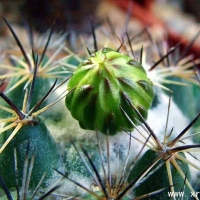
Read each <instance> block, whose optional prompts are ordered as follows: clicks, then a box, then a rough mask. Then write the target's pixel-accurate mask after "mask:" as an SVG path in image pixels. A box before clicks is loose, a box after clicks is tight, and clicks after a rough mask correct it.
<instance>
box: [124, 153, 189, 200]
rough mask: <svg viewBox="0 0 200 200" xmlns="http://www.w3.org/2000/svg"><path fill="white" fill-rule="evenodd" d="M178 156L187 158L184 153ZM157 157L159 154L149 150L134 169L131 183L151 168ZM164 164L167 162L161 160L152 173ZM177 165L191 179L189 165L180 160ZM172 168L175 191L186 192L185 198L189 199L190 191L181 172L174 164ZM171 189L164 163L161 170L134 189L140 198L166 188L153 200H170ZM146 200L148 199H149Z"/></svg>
mask: <svg viewBox="0 0 200 200" xmlns="http://www.w3.org/2000/svg"><path fill="white" fill-rule="evenodd" d="M178 154H180V155H181V156H183V157H185V155H184V153H182V152H180V153H178ZM157 156H158V153H157V152H154V151H152V150H151V149H150V150H147V152H146V153H145V154H144V155H143V156H142V157H141V159H140V160H139V161H138V163H137V164H136V165H135V167H134V168H133V169H132V171H131V173H130V176H129V179H128V180H129V182H131V181H133V180H134V179H135V178H137V176H138V174H140V173H141V172H142V171H143V170H144V169H145V168H146V167H147V166H149V165H150V164H151V163H152V162H153V161H154V160H155V159H156V158H157ZM169 159H170V158H169ZM163 162H165V161H164V160H160V161H159V162H158V163H157V164H156V165H155V166H154V167H153V169H151V171H153V170H154V169H155V168H156V167H157V166H158V165H159V164H161V163H163ZM177 163H178V165H179V167H180V168H181V169H182V171H183V172H184V173H185V175H186V178H187V179H190V171H189V167H188V164H187V163H185V162H182V161H180V160H178V161H177ZM170 167H171V173H172V179H173V183H174V185H173V187H174V191H175V192H180V191H181V190H182V191H184V195H185V197H187V198H186V199H188V198H189V196H190V190H189V188H188V187H187V186H185V185H184V179H183V178H182V177H181V175H180V174H179V172H178V171H177V170H176V168H175V167H174V166H173V165H172V164H170ZM151 171H150V172H151ZM171 187H172V186H171ZM171 187H170V183H169V177H168V173H167V168H166V164H165V163H164V164H163V165H162V166H161V167H160V168H158V169H157V170H156V171H155V172H153V174H152V175H150V176H149V177H148V178H147V179H146V180H145V181H144V182H142V183H140V184H139V186H138V187H137V188H135V189H134V194H135V196H140V195H144V194H148V193H150V192H155V191H157V190H160V189H163V188H166V190H165V191H162V192H161V193H158V194H156V195H153V196H151V199H155V200H158V199H160V200H165V199H166V200H167V199H170V198H169V195H168V192H169V191H170V188H171ZM145 199H148V197H147V198H145Z"/></svg>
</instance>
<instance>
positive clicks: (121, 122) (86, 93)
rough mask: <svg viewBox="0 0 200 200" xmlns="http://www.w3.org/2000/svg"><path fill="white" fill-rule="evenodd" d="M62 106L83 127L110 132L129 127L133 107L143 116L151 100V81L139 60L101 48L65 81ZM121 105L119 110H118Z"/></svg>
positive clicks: (145, 115) (133, 114)
mask: <svg viewBox="0 0 200 200" xmlns="http://www.w3.org/2000/svg"><path fill="white" fill-rule="evenodd" d="M68 90H69V93H68V95H67V97H66V106H67V108H68V109H69V110H70V112H71V114H72V116H73V117H74V118H75V119H77V120H78V121H79V124H80V126H81V127H82V128H83V129H89V130H99V131H101V132H102V133H104V134H109V135H114V134H116V133H117V132H118V131H120V130H122V129H125V130H133V125H132V124H131V123H130V121H129V120H128V119H127V117H126V116H125V114H124V112H123V111H122V109H123V110H124V111H125V112H126V113H127V114H128V116H129V117H130V119H131V120H132V121H133V122H134V123H136V124H137V122H136V119H135V118H137V119H138V116H137V114H136V113H135V111H134V110H133V108H132V107H131V105H130V102H131V103H132V104H134V105H135V106H136V108H137V109H138V110H139V111H140V113H141V114H142V115H143V117H144V118H146V117H147V111H148V109H149V108H150V106H151V103H152V100H153V96H154V93H153V87H152V82H151V81H150V80H149V79H148V77H147V75H146V72H145V70H144V68H143V67H142V66H141V64H140V63H138V62H137V61H135V60H133V59H132V58H131V57H129V56H127V55H123V54H121V53H119V52H116V51H114V50H112V49H109V48H103V49H101V50H99V51H97V52H96V53H95V54H93V55H91V57H90V58H89V59H88V60H85V61H84V62H83V63H82V64H80V65H79V67H78V68H77V70H76V71H75V72H74V74H73V76H72V77H71V79H70V81H69V83H68ZM121 108H122V109H121Z"/></svg>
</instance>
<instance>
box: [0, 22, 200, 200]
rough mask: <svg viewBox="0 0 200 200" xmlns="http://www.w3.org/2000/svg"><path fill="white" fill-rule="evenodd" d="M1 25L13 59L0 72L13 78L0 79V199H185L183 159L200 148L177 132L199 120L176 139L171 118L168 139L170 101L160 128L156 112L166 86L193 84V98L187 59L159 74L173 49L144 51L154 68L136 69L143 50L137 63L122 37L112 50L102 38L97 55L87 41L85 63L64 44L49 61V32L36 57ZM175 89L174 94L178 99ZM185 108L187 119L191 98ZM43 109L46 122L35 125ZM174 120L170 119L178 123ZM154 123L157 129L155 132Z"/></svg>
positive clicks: (187, 181)
mask: <svg viewBox="0 0 200 200" xmlns="http://www.w3.org/2000/svg"><path fill="white" fill-rule="evenodd" d="M4 21H5V22H6V23H7V25H8V27H9V29H10V31H11V32H12V35H13V36H14V38H15V41H16V42H17V44H18V47H19V48H20V52H21V53H20V54H22V56H19V57H16V56H15V57H13V56H11V57H12V58H14V61H15V63H17V64H15V66H11V65H10V66H7V65H4V64H0V67H2V68H3V69H10V70H11V71H12V72H13V73H10V74H9V73H6V74H3V75H0V79H4V78H8V77H11V79H10V80H9V84H8V86H7V88H6V90H5V91H1V92H0V96H1V101H0V109H1V120H0V123H1V124H2V127H1V129H0V199H6V198H8V199H15V198H19V199H32V198H33V199H35V198H37V199H45V198H46V197H49V198H51V199H61V198H64V199H65V198H66V199H77V198H78V199H86V200H87V199H88V200H89V199H90V200H101V199H102V200H103V199H104V200H105V199H106V200H110V199H115V200H129V199H149V198H150V199H155V200H156V199H164V200H165V199H170V198H169V196H168V191H171V192H179V191H184V194H185V195H186V196H190V194H191V192H192V193H195V189H194V186H193V179H192V178H193V174H192V173H193V171H191V170H192V167H193V168H195V169H197V171H198V172H199V171H200V167H199V161H198V160H196V162H197V163H194V162H193V161H192V160H191V157H188V156H189V155H192V156H193V152H192V151H193V150H194V151H197V152H198V151H199V148H200V145H199V144H198V143H197V144H194V143H192V141H190V142H191V144H189V143H188V142H187V141H186V139H187V138H190V137H191V138H192V136H193V135H190V136H188V137H186V136H185V134H186V132H188V131H190V130H192V126H195V131H196V132H199V125H198V123H197V122H198V118H199V114H198V115H197V117H196V118H195V119H193V120H192V122H191V123H189V125H188V126H187V127H186V128H185V129H184V130H183V131H180V132H177V130H176V128H177V127H180V126H179V121H178V122H176V121H173V119H172V121H173V126H174V130H171V131H168V126H169V121H170V114H169V110H170V105H171V104H172V105H175V103H174V100H175V102H176V103H179V100H178V98H174V99H172V100H170V103H169V106H168V114H167V120H166V122H165V120H163V121H164V123H163V122H162V119H163V118H165V114H163V107H162V110H161V109H158V108H160V107H161V105H164V106H165V105H166V104H167V103H166V99H168V96H167V95H166V93H167V92H168V91H170V90H174V89H173V87H171V85H168V84H176V87H177V88H178V89H179V88H180V87H184V86H180V85H183V84H182V83H181V81H180V79H184V81H185V80H187V81H189V82H188V84H191V82H192V83H195V84H196V85H195V90H196V89H198V87H199V85H198V84H199V83H198V81H197V80H196V79H195V76H196V75H197V72H194V71H193V70H192V65H193V61H189V60H188V58H187V57H185V58H183V57H182V58H183V59H185V60H184V61H183V60H182V58H179V59H175V60H176V62H174V63H172V64H171V65H170V66H166V63H168V64H170V63H169V62H170V61H171V60H173V59H171V57H173V52H174V51H176V49H177V48H178V46H175V47H173V48H172V49H169V50H168V51H167V52H154V51H153V50H152V51H153V53H152V54H153V55H155V54H156V59H157V62H155V64H153V65H152V66H150V65H149V61H148V63H145V61H144V59H145V55H146V52H145V51H146V50H147V48H144V49H143V50H141V51H140V54H141V56H140V61H138V60H139V59H138V58H137V56H133V55H134V54H135V53H134V52H133V49H134V41H132V40H131V39H130V35H129V33H128V32H126V36H127V40H126V39H125V38H123V42H120V44H119V46H120V48H117V47H116V48H115V47H114V43H116V41H114V42H112V40H110V41H109V45H108V46H106V47H105V46H102V47H101V48H100V49H98V48H97V47H98V45H97V41H96V39H95V40H94V44H95V45H94V46H95V51H94V53H90V50H89V48H87V50H88V53H89V55H85V54H84V53H83V52H82V51H81V50H80V51H81V52H80V55H81V58H80V57H79V56H78V55H76V54H75V53H73V52H72V51H70V50H69V49H67V48H66V47H65V45H64V44H60V47H56V49H55V52H53V55H52V56H49V55H47V54H48V48H47V47H48V46H49V45H50V43H51V40H52V39H51V38H52V34H53V29H52V31H51V33H50V34H49V35H48V37H47V40H46V41H47V42H46V44H45V46H44V48H43V50H42V53H41V54H40V53H39V52H40V51H38V49H37V50H35V49H34V48H33V45H32V46H31V53H30V50H27V49H25V48H24V47H23V46H22V44H21V42H20V41H19V39H18V38H17V35H16V34H15V33H14V31H13V29H12V27H11V26H10V25H9V23H8V22H7V21H6V20H5V19H4ZM93 37H94V30H93ZM112 37H113V35H112ZM86 43H87V41H86ZM132 45H133V46H132ZM152 46H153V45H152ZM109 47H111V48H109ZM148 48H150V49H151V46H149V47H148ZM115 49H116V50H115ZM77 51H78V49H77ZM137 53H138V52H136V54H137ZM66 54H67V55H66ZM69 54H70V55H69ZM58 55H59V58H57V56H58ZM160 55H163V56H162V57H161V58H158V56H160ZM60 56H61V57H62V58H61V59H60ZM149 57H150V56H149ZM149 57H148V58H149ZM169 57H170V59H169ZM74 59H75V60H74ZM165 59H166V60H167V61H168V62H165V61H166V60H165ZM196 62H197V61H196ZM173 65H178V66H177V67H176V68H175V67H173ZM25 69H26V70H25ZM25 71H26V73H25ZM18 72H20V73H18ZM21 72H23V73H21ZM43 72H44V73H43ZM57 76H58V79H57V80H56V81H55V77H57ZM171 77H178V78H179V79H177V80H178V81H177V80H175V79H173V80H172V78H171ZM63 79H64V81H63ZM3 82H4V81H2V82H1V86H3ZM52 82H53V83H52ZM57 82H60V83H59V84H58V86H57V87H56V84H57ZM163 84H164V85H163ZM50 85H52V86H50ZM42 86H43V89H42ZM61 86H62V87H61ZM157 86H160V88H158V87H157ZM49 88H50V90H49ZM60 88H64V92H63V91H61V92H60ZM163 89H164V90H163ZM178 89H177V90H174V92H176V93H177V95H182V93H179V90H178ZM41 90H42V91H41ZM48 90H49V91H48ZM166 91H167V92H166ZM163 96H164V97H165V98H163ZM18 97H19V98H18ZM172 97H173V94H172ZM196 98H198V96H196ZM50 99H51V100H50ZM52 99H54V100H52ZM64 99H65V100H64ZM49 101H51V102H52V103H49ZM55 104H58V105H57V106H56V107H55V109H54V110H53V108H52V106H53V105H55ZM194 104H195V106H194V107H195V109H196V110H192V108H189V109H191V113H192V114H190V117H191V115H194V113H196V112H197V110H198V105H196V104H198V100H195V101H194ZM66 107H67V108H68V110H69V112H68V111H67V108H66ZM182 107H184V106H182V105H179V108H182ZM47 109H49V110H50V114H49V115H43V116H42V115H41V117H38V115H39V114H41V113H43V112H44V111H46V110H47ZM164 109H165V108H164ZM177 109H178V108H177ZM171 110H172V111H171V112H176V111H177V110H176V109H174V107H173V108H172V109H171ZM178 111H180V110H179V109H178ZM185 112H187V113H188V111H185ZM7 113H8V114H7ZM67 113H68V114H67ZM69 113H71V115H70V114H69ZM55 116H58V118H57V119H56V117H55ZM152 116H153V117H152ZM163 116H164V117H163ZM176 116H178V117H176V119H177V120H179V117H180V116H183V115H182V113H181V112H180V113H179V114H177V115H176ZM182 119H184V120H185V121H186V122H187V121H188V120H187V118H185V117H184V116H183V118H182ZM182 119H180V121H183V120H182ZM158 120H160V121H158ZM149 121H150V123H149ZM195 122H196V123H195ZM184 123H185V122H184ZM78 124H79V125H80V127H79V126H78ZM157 125H158V126H159V125H160V126H161V129H159V131H158V132H157ZM72 126H73V127H75V129H74V128H73V129H72V128H71V127H72ZM154 128H155V131H153V130H154ZM172 133H173V134H174V135H176V134H177V136H173V137H172ZM161 135H162V138H163V137H164V139H163V140H161V139H160V136H161ZM44 174H46V175H45V176H44ZM154 180H157V181H156V182H154ZM41 182H42V183H41ZM49 188H50V189H49ZM44 191H45V192H44ZM41 192H42V193H43V194H41ZM52 192H54V193H53V194H52ZM195 198H196V199H198V197H197V196H196V197H195ZM174 199H175V198H174ZM187 199H188V198H187Z"/></svg>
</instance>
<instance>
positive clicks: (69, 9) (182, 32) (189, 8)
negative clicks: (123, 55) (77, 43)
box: [0, 0, 200, 54]
mask: <svg viewBox="0 0 200 200" xmlns="http://www.w3.org/2000/svg"><path fill="white" fill-rule="evenodd" d="M199 10H200V0H92V1H91V0H1V1H0V13H1V14H2V15H3V16H4V17H5V18H6V19H7V20H8V21H9V22H10V23H15V24H17V25H19V26H24V25H25V24H31V25H32V27H33V28H34V29H35V30H36V31H38V32H40V33H43V32H45V31H47V30H48V29H49V28H50V27H51V26H52V24H53V23H54V22H55V20H56V24H55V30H56V31H73V32H76V33H77V34H79V33H86V34H87V33H90V32H91V18H92V20H93V21H94V24H95V26H100V25H102V24H103V23H104V21H105V20H106V19H108V18H109V19H111V20H112V23H113V24H114V26H115V27H116V28H119V29H122V28H124V27H123V23H124V22H123V20H124V18H125V17H127V15H128V16H129V20H130V21H132V22H133V23H131V26H132V27H134V26H135V28H136V29H137V28H138V29H139V28H142V27H151V28H152V29H153V31H152V32H153V33H155V37H157V36H158V37H159V36H160V35H162V34H166V33H167V34H168V37H169V38H170V40H171V41H174V42H175V43H178V42H180V41H181V42H183V43H184V45H187V44H188V43H189V41H190V40H192V38H193V37H194V36H195V34H197V32H198V31H199V27H200V25H199V22H200V12H199ZM5 34H7V31H6V26H5V23H4V22H3V21H1V22H0V35H1V36H3V35H5ZM199 50H200V42H199V40H197V41H196V42H195V44H194V45H193V48H192V49H191V52H192V53H196V54H198V53H199V52H200V51H199Z"/></svg>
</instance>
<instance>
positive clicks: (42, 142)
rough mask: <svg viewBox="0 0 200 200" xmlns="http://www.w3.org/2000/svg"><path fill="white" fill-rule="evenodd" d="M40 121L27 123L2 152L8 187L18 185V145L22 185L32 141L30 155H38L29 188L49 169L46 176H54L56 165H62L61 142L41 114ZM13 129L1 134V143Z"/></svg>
mask: <svg viewBox="0 0 200 200" xmlns="http://www.w3.org/2000/svg"><path fill="white" fill-rule="evenodd" d="M37 121H38V124H37V125H30V124H27V125H24V126H23V127H22V128H21V129H20V130H19V131H18V133H17V135H16V136H15V137H14V138H13V139H12V140H11V142H10V143H9V144H8V145H7V147H6V148H5V150H4V151H3V152H2V153H1V154H0V174H1V176H2V177H3V178H4V180H5V183H6V185H7V187H8V188H12V187H15V185H16V182H15V180H16V177H15V167H14V165H15V162H14V159H15V157H14V149H16V155H17V169H18V178H19V180H18V181H19V186H21V184H22V177H23V168H24V161H25V157H26V153H27V146H28V144H29V152H28V158H29V159H30V158H31V157H32V156H33V155H35V161H34V166H33V171H32V175H31V182H30V186H29V188H35V187H36V186H37V184H38V183H39V181H40V179H41V178H42V176H43V174H44V173H46V176H45V179H48V178H50V177H51V175H52V174H53V167H56V166H58V161H59V159H60V156H59V152H58V149H57V146H56V144H55V142H54V140H53V138H52V137H51V135H50V133H49V131H48V129H47V127H46V125H45V124H44V123H43V122H42V120H41V119H39V118H37ZM10 133H11V130H8V131H5V132H3V133H2V134H1V135H0V144H1V146H2V144H3V143H4V142H5V141H6V139H7V138H8V136H9V135H10Z"/></svg>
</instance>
